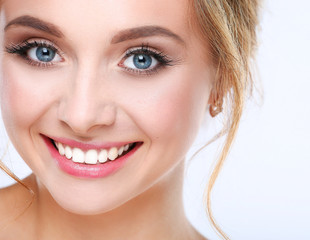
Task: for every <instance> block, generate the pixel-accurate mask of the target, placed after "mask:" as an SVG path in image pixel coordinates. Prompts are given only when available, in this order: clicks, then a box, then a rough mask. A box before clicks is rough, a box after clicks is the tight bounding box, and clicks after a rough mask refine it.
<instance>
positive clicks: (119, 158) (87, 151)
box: [42, 135, 143, 178]
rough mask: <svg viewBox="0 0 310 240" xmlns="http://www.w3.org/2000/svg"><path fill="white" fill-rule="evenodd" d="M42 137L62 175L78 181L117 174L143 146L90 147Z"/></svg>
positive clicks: (133, 143) (141, 143) (119, 144)
mask: <svg viewBox="0 0 310 240" xmlns="http://www.w3.org/2000/svg"><path fill="white" fill-rule="evenodd" d="M42 137H43V140H44V142H45V144H46V146H47V148H48V150H49V152H50V154H51V157H52V158H53V159H54V160H55V162H56V164H57V166H58V167H59V168H60V169H61V170H62V171H64V172H65V173H67V174H69V175H72V176H75V177H80V178H102V177H107V176H109V175H111V174H113V173H115V172H117V171H119V170H120V169H122V168H123V167H124V166H125V164H126V162H127V161H128V160H129V159H133V158H134V155H135V153H136V151H138V149H139V148H140V147H141V146H142V145H143V142H110V143H107V142H105V143H100V144H93V143H83V142H77V141H74V140H71V139H64V138H55V137H53V138H50V137H47V136H44V135H42Z"/></svg>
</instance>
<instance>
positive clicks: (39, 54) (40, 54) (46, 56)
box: [27, 46, 61, 63]
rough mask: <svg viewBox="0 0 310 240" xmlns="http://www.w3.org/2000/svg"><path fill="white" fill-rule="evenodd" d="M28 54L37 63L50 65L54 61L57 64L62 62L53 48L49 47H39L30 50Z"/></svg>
mask: <svg viewBox="0 0 310 240" xmlns="http://www.w3.org/2000/svg"><path fill="white" fill-rule="evenodd" d="M27 54H28V57H29V58H30V59H31V60H33V61H37V62H45V63H48V62H52V61H56V62H59V61H61V58H60V56H59V55H58V54H57V52H56V51H55V50H54V49H52V48H51V47H47V46H38V47H33V48H30V49H29V50H28V53H27Z"/></svg>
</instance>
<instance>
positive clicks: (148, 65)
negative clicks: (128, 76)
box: [123, 53, 158, 70]
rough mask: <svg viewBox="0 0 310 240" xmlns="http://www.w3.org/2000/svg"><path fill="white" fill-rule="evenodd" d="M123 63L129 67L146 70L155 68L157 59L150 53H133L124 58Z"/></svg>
mask: <svg viewBox="0 0 310 240" xmlns="http://www.w3.org/2000/svg"><path fill="white" fill-rule="evenodd" d="M123 65H124V66H125V67H127V68H129V69H136V70H146V69H152V68H155V67H156V66H157V65H158V61H157V59H156V58H155V57H153V56H150V54H144V53H135V54H132V55H131V56H129V57H128V58H127V59H125V61H124V62H123Z"/></svg>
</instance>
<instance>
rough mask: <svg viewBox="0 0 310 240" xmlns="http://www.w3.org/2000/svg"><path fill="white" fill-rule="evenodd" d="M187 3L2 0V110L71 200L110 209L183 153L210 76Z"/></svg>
mask: <svg viewBox="0 0 310 240" xmlns="http://www.w3.org/2000/svg"><path fill="white" fill-rule="evenodd" d="M73 2H74V4H73ZM188 8H189V6H188V1H186V0H170V1H166V0H148V1H144V0H117V1H115V0H114V1H109V0H107V1H103V0H94V1H84V0H76V1H71V0H44V1H38V0H23V1H20V0H4V1H3V5H2V9H1V46H2V48H3V49H4V51H2V52H1V60H0V61H1V65H0V68H1V75H0V78H1V88H0V89H1V92H0V94H1V108H2V116H3V119H4V122H5V125H6V128H7V131H8V134H9V136H10V138H11V141H12V142H13V144H14V145H15V147H16V149H17V150H18V152H19V153H20V155H21V156H22V158H23V159H24V160H25V161H26V163H27V164H28V165H29V166H30V167H31V169H32V170H33V172H34V173H35V175H36V176H37V178H38V179H39V180H40V182H41V183H43V186H45V187H46V188H47V189H48V191H49V192H50V193H51V195H52V196H53V197H54V199H55V200H56V201H57V202H58V204H60V205H61V206H62V207H63V208H65V209H67V210H70V211H72V212H76V213H83V214H94V213H100V212H104V211H108V210H111V209H113V208H115V207H117V206H120V205H121V204H123V203H125V202H127V201H128V200H130V199H132V198H134V197H136V196H138V195H140V194H141V193H143V192H145V191H146V190H147V189H150V187H152V186H153V185H154V184H156V183H158V182H160V181H164V179H165V177H166V176H168V175H169V174H171V172H173V169H175V168H176V166H177V165H179V164H180V163H181V162H182V161H183V160H184V158H185V154H186V152H187V150H188V148H189V147H190V145H191V143H192V141H193V140H194V138H195V135H196V133H197V131H198V128H199V125H200V121H201V119H202V116H203V115H204V112H205V109H206V107H207V104H208V98H209V92H210V88H211V82H212V76H211V72H212V68H211V62H209V60H208V57H207V56H206V54H205V53H206V52H208V49H207V46H206V44H204V45H203V44H202V43H201V41H199V37H198V36H197V35H196V34H195V32H194V30H193V29H192V27H190V26H189V23H188V20H189V18H190V17H189V13H188ZM55 145H57V146H55ZM128 147H129V149H128V150H127V148H128ZM63 148H64V149H63ZM124 148H125V150H124ZM122 150H123V153H122ZM126 150H127V151H126ZM118 151H119V153H118ZM63 154H64V156H63ZM114 158H116V159H115V160H113V159H114ZM82 162H83V163H82ZM85 203H86V204H85Z"/></svg>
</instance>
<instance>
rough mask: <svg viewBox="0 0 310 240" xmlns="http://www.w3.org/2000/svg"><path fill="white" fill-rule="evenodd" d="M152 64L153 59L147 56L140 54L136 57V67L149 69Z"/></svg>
mask: <svg viewBox="0 0 310 240" xmlns="http://www.w3.org/2000/svg"><path fill="white" fill-rule="evenodd" d="M151 64H152V58H151V57H150V56H148V55H145V54H139V55H135V56H134V65H135V67H136V68H139V69H146V68H149V67H150V66H151Z"/></svg>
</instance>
